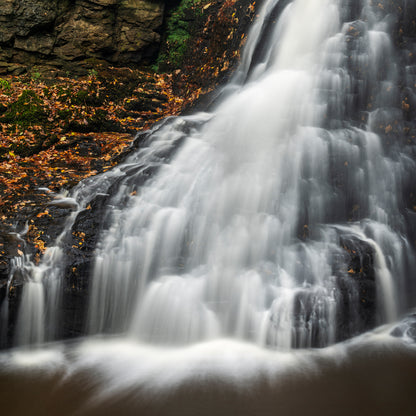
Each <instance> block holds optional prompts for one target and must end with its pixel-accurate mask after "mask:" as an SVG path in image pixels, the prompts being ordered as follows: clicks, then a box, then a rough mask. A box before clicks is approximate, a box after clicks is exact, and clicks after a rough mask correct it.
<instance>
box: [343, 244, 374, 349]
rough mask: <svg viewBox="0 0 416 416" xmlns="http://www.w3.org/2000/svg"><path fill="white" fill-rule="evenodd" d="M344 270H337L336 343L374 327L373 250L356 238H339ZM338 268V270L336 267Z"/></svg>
mask: <svg viewBox="0 0 416 416" xmlns="http://www.w3.org/2000/svg"><path fill="white" fill-rule="evenodd" d="M340 245H341V247H342V248H343V249H344V250H345V255H344V261H343V262H340V263H339V265H342V264H344V265H345V266H346V269H347V270H338V271H337V272H336V275H337V284H338V287H339V289H340V291H339V297H340V298H339V299H337V322H338V327H337V333H336V339H337V341H343V340H345V339H347V338H350V337H352V336H355V335H358V334H360V333H362V332H365V331H367V330H369V329H372V328H374V326H375V325H376V323H377V305H376V300H377V291H376V282H375V271H374V249H373V247H372V246H371V245H370V244H369V243H367V242H365V241H362V240H360V239H358V238H357V237H355V236H341V237H340ZM339 265H338V266H339Z"/></svg>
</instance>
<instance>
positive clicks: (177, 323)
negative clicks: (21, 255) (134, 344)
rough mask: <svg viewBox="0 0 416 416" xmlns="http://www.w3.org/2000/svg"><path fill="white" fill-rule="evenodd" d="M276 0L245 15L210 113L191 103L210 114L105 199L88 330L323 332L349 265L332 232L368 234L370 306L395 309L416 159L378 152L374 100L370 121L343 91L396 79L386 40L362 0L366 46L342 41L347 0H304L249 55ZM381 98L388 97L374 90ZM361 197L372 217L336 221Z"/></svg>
mask: <svg viewBox="0 0 416 416" xmlns="http://www.w3.org/2000/svg"><path fill="white" fill-rule="evenodd" d="M273 4H276V2H270V3H267V4H266V5H265V8H264V10H263V13H262V15H261V16H260V18H259V20H258V23H257V26H255V27H254V28H253V30H252V34H251V37H250V40H249V43H248V45H247V48H246V54H245V55H244V56H243V60H242V66H241V67H240V69H239V71H238V72H237V74H236V77H235V80H234V83H232V84H231V85H230V86H228V87H227V88H228V89H229V90H232V93H231V94H230V95H229V96H228V98H227V99H225V101H224V102H222V103H221V104H220V105H219V106H218V107H217V108H216V109H215V111H214V112H213V113H212V114H209V115H208V114H200V115H198V114H197V115H195V116H192V117H191V118H190V119H191V120H190V121H192V122H196V121H200V122H203V123H204V124H203V126H202V127H201V128H199V129H194V130H191V132H190V133H189V134H188V135H187V137H186V139H185V141H184V142H183V143H182V144H181V147H180V149H179V150H178V151H177V153H176V154H175V156H174V157H173V159H172V160H168V161H167V163H162V165H161V166H159V168H158V171H157V173H156V174H155V175H154V177H153V178H152V179H150V180H149V181H147V182H146V183H145V185H144V186H142V187H140V188H139V190H138V192H137V193H136V194H135V195H134V196H132V197H131V198H129V201H128V203H127V205H123V206H122V209H121V208H120V209H118V208H115V209H114V210H113V214H112V215H113V224H112V226H111V228H110V229H109V230H108V231H107V232H106V234H105V235H104V238H103V240H102V241H101V243H100V245H99V250H98V252H97V257H96V264H95V269H94V274H93V289H92V301H91V308H90V316H89V331H90V332H91V333H100V332H103V331H104V332H127V333H128V334H129V336H130V337H133V338H138V339H140V340H143V341H147V342H152V343H153V342H154V343H163V344H165V343H167V344H171V343H180V344H186V343H192V342H196V341H202V340H210V339H214V338H219V337H223V336H227V337H228V336H231V337H234V338H238V339H245V340H250V341H252V342H255V343H257V344H259V345H263V346H269V347H279V348H290V347H292V346H295V345H296V346H298V347H308V346H317V345H319V346H322V345H328V344H331V343H333V342H335V341H336V338H337V335H336V330H337V325H339V323H338V322H337V305H336V303H337V299H339V296H340V295H339V288H338V282H337V278H339V275H341V276H343V277H345V278H346V279H347V278H348V265H347V260H346V253H345V250H344V249H343V248H342V247H341V244H340V235H341V236H348V237H351V236H353V237H355V238H357V239H358V240H359V241H362V242H365V243H367V244H368V245H369V246H370V247H371V248H372V249H373V256H374V266H375V267H374V269H375V271H376V277H375V278H376V287H377V297H378V301H377V310H378V312H377V314H378V315H377V319H378V322H385V321H393V320H394V319H396V318H397V316H398V312H399V309H400V308H399V306H398V305H399V300H400V299H399V295H398V292H399V289H402V288H401V287H400V284H401V281H402V280H403V279H404V273H405V270H404V269H403V259H404V257H406V255H409V253H411V251H409V253H405V254H402V253H403V252H405V251H406V250H407V249H408V247H406V245H405V238H404V237H403V235H402V233H404V231H405V230H404V223H403V220H402V215H401V212H400V207H399V204H398V202H399V201H398V196H399V195H400V193H401V181H402V177H403V176H404V175H405V169H407V168H408V166H409V164H410V165H411V166H412V168H413V169H414V162H412V161H410V160H407V156H406V155H404V154H400V153H399V154H396V155H395V157H396V159H392V158H390V157H389V156H388V155H386V153H385V152H386V151H385V148H384V146H383V144H382V142H381V139H380V137H379V136H377V135H376V134H375V133H374V132H372V131H371V123H372V114H373V113H372V112H370V114H369V117H368V118H369V123H368V124H363V123H361V125H357V124H353V123H351V121H350V120H349V119H348V117H349V112H350V111H351V109H352V108H351V106H352V101H353V100H356V101H357V100H358V101H359V100H365V99H368V97H366V94H367V93H368V91H370V90H371V88H373V87H374V88H376V87H377V88H378V87H380V86H384V87H386V88H397V85H396V84H397V74H396V69H395V65H394V63H393V62H392V63H391V64H390V65H389V62H388V61H387V60H386V58H387V57H388V56H390V54H391V53H393V52H392V48H391V41H390V39H389V37H388V36H387V35H386V33H384V32H383V28H384V26H383V25H384V24H381V23H377V21H376V19H375V16H374V15H373V14H372V10H373V9H372V8H371V7H370V6H369V5H368V6H367V7H365V8H364V10H363V16H362V19H363V22H362V26H361V29H362V31H363V32H364V35H363V36H362V37H360V38H359V41H358V45H359V48H358V49H357V50H355V49H354V50H348V48H349V42H350V39H349V36H350V34H349V32H350V31H351V28H350V24H348V23H346V24H344V23H342V14H343V12H344V10H343V7H342V2H341V3H340V2H338V1H334V0H314V1H311V0H297V1H295V2H293V3H291V4H290V5H289V6H288V7H287V8H286V9H285V10H284V11H283V13H282V15H281V17H280V19H279V21H278V23H277V24H276V25H275V28H274V29H273V31H272V32H271V34H270V36H269V42H270V46H269V47H268V48H267V50H268V52H267V54H266V56H265V58H264V59H265V60H264V62H260V63H258V65H257V66H255V67H254V69H252V70H250V67H251V66H252V62H251V61H250V59H251V57H252V55H253V50H254V48H255V46H256V44H257V43H258V42H259V40H258V39H257V38H256V36H259V35H260V33H261V29H260V28H261V25H262V24H263V23H264V21H265V13H266V12H265V11H267V10H268V9H271V7H272V6H273ZM364 21H366V22H364ZM347 58H350V59H351V60H352V61H353V62H355V64H356V65H360V67H361V66H363V67H365V68H366V69H367V72H366V73H364V75H363V79H359V80H357V79H355V78H354V77H353V75H352V73H351V72H349V71H348V69H347V67H346V64H347V62H346V61H347ZM381 66H383V73H384V74H385V75H384V78H382V76H381V75H380V79H377V77H374V76H373V74H374V71H376V72H377V71H381ZM243 78H244V79H247V78H248V80H247V81H246V83H245V84H243V85H239V84H238V80H241V79H243ZM357 85H358V88H361V89H359V90H358V92H353V91H352V89H353V88H354V89H355V88H357ZM374 100H375V101H378V102H379V105H380V107H382V108H384V107H383V106H384V105H386V103H385V102H383V98H382V93H381V92H380V97H377V98H374ZM375 111H379V110H377V109H375ZM185 122H186V118H185V119H178V120H177V121H176V122H175V123H172V124H168V125H167V126H165V127H164V128H161V129H160V130H159V131H158V132H156V133H155V134H154V140H155V142H154V143H153V144H152V146H156V147H157V146H160V145H159V142H162V143H165V142H168V141H169V140H172V136H173V137H175V135H177V134H179V132H180V131H181V128H182V125H183V123H185ZM405 161H406V162H407V163H405ZM336 175H339V176H340V178H337V177H336ZM337 181H339V182H340V183H337ZM129 186H130V188H129V187H128V186H127V185H126V187H125V188H123V189H122V191H120V192H119V195H118V196H116V197H115V198H113V202H114V205H116V206H117V198H122V197H124V196H125V195H126V194H127V193H129V192H132V191H133V187H132V185H131V184H130V185H129ZM354 210H356V211H359V212H361V218H365V221H362V222H361V223H360V222H358V221H350V224H348V223H345V221H346V220H348V219H349V218H350V217H353V216H354ZM361 218H360V219H361ZM339 221H342V222H343V223H342V226H336V227H334V223H335V224H336V223H337V222H339ZM334 230H336V231H337V232H335V231H334ZM334 258H337V261H338V263H339V264H338V270H337V275H335V273H336V272H335V270H334V266H333V262H334V260H333V259H334ZM349 279H350V280H351V279H353V277H351V276H350V277H349ZM350 290H351V294H350V295H349V296H350V299H349V302H350V307H351V309H352V311H353V310H354V309H357V308H358V307H359V304H360V302H362V300H361V298H360V295H359V294H358V293H357V289H354V287H353V284H352V283H351V288H350ZM354 291H355V292H354ZM351 313H353V312H351ZM350 319H352V322H351V326H352V327H354V325H357V323H356V322H355V321H354V319H358V318H357V317H356V318H354V317H351V318H350Z"/></svg>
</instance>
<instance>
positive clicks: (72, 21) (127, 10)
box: [0, 0, 164, 73]
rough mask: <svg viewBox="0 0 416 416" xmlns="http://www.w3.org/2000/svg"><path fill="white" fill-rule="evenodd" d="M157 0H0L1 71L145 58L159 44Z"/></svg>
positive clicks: (161, 5)
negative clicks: (37, 66)
mask: <svg viewBox="0 0 416 416" xmlns="http://www.w3.org/2000/svg"><path fill="white" fill-rule="evenodd" d="M163 12H164V3H163V2H160V1H157V0H153V1H152V0H75V1H69V0H63V1H61V0H35V1H31V2H27V1H23V0H0V73H7V72H12V73H13V72H14V73H19V72H22V71H24V70H25V66H33V65H37V64H44V63H45V61H47V62H48V63H49V64H51V65H54V66H56V67H61V68H63V69H64V70H69V71H74V70H76V69H77V66H79V62H80V61H81V62H82V61H86V60H95V61H105V62H109V63H112V64H116V65H125V64H129V65H134V64H138V63H141V64H142V63H146V62H147V63H148V62H150V61H151V60H152V59H154V57H155V55H156V54H157V52H158V49H159V42H160V34H159V33H158V31H159V30H160V27H161V25H162V22H163Z"/></svg>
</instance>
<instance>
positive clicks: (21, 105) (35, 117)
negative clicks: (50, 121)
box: [0, 90, 47, 128]
mask: <svg viewBox="0 0 416 416" xmlns="http://www.w3.org/2000/svg"><path fill="white" fill-rule="evenodd" d="M46 118H47V114H46V112H45V110H44V109H43V107H42V100H41V98H40V97H39V96H38V95H37V94H36V93H35V92H34V91H32V90H24V91H23V92H22V94H21V95H20V96H19V98H18V99H17V101H15V102H14V103H12V104H10V105H9V106H8V107H7V111H6V112H5V114H4V115H3V117H1V118H0V120H1V121H3V122H5V123H11V124H17V125H18V126H20V127H22V128H26V127H28V126H31V125H33V124H39V123H42V122H44V121H45V120H46Z"/></svg>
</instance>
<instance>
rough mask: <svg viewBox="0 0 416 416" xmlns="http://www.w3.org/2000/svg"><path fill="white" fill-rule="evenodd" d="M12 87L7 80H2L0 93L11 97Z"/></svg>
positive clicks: (0, 81)
mask: <svg viewBox="0 0 416 416" xmlns="http://www.w3.org/2000/svg"><path fill="white" fill-rule="evenodd" d="M11 89H12V86H11V84H10V82H9V81H7V79H3V78H0V91H2V92H3V93H4V94H6V95H9V94H10V92H11Z"/></svg>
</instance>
